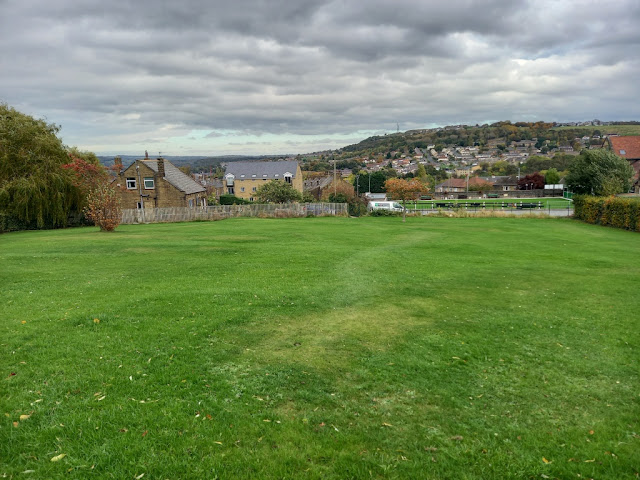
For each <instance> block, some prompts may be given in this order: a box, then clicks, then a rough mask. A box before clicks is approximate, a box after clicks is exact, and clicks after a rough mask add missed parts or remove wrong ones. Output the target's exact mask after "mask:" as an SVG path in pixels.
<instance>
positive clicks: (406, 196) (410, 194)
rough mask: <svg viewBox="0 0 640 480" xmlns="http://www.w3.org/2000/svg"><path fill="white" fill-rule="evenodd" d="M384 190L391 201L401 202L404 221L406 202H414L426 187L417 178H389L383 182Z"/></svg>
mask: <svg viewBox="0 0 640 480" xmlns="http://www.w3.org/2000/svg"><path fill="white" fill-rule="evenodd" d="M384 188H385V189H386V191H387V194H388V195H389V196H390V197H391V198H392V199H393V200H401V201H402V221H403V222H404V221H406V215H407V207H406V206H405V202H406V201H407V200H415V199H417V198H418V196H420V194H422V193H424V192H427V191H428V187H427V185H425V184H424V183H422V182H421V181H420V180H419V179H417V178H409V179H406V180H405V179H402V178H390V179H388V180H387V181H386V182H384Z"/></svg>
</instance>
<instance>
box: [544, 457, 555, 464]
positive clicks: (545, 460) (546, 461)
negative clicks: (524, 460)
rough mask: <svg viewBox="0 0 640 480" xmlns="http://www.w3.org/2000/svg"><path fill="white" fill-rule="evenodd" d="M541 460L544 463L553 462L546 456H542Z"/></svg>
mask: <svg viewBox="0 0 640 480" xmlns="http://www.w3.org/2000/svg"><path fill="white" fill-rule="evenodd" d="M542 461H543V462H544V463H553V462H552V460H547V459H546V458H544V457H542Z"/></svg>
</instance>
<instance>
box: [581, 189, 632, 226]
mask: <svg viewBox="0 0 640 480" xmlns="http://www.w3.org/2000/svg"><path fill="white" fill-rule="evenodd" d="M573 208H574V215H573V216H574V217H575V218H577V219H578V220H582V221H584V222H587V223H593V224H596V225H604V226H608V227H616V228H624V229H625V230H631V231H634V232H640V201H639V200H638V199H632V198H619V197H592V196H589V195H574V197H573Z"/></svg>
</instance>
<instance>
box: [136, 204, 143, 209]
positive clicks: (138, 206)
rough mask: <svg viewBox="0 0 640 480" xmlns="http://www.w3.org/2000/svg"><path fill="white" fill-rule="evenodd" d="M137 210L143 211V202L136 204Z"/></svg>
mask: <svg viewBox="0 0 640 480" xmlns="http://www.w3.org/2000/svg"><path fill="white" fill-rule="evenodd" d="M136 208H137V209H138V210H140V209H142V202H137V203H136Z"/></svg>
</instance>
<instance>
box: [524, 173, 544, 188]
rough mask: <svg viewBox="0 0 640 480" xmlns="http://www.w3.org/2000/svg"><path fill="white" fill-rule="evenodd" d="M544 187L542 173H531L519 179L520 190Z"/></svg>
mask: <svg viewBox="0 0 640 480" xmlns="http://www.w3.org/2000/svg"><path fill="white" fill-rule="evenodd" d="M541 188H544V176H543V175H541V174H540V173H538V172H536V173H531V174H529V175H526V176H524V177H522V178H521V179H520V180H518V189H519V190H536V189H541Z"/></svg>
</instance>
